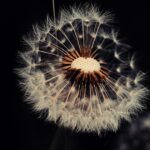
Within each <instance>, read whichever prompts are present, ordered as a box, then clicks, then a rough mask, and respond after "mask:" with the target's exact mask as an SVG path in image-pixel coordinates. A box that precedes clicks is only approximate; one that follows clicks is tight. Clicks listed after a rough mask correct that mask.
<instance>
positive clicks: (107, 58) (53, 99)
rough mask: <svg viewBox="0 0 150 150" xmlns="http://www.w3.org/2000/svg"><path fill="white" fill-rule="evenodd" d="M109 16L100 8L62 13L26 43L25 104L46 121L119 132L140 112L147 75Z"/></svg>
mask: <svg viewBox="0 0 150 150" xmlns="http://www.w3.org/2000/svg"><path fill="white" fill-rule="evenodd" d="M111 21H112V18H111V15H110V13H108V12H103V13H102V12H101V11H99V10H98V9H97V8H96V7H94V6H91V7H86V9H84V10H83V9H82V8H71V10H70V11H68V10H62V11H61V14H60V19H59V20H56V23H55V22H53V21H52V20H51V19H50V18H47V20H46V23H45V25H44V26H43V27H39V26H35V27H34V28H33V36H31V35H30V36H28V37H27V38H25V42H26V43H27V45H28V47H27V50H26V52H23V53H21V58H22V60H23V61H24V62H25V63H24V67H23V68H21V69H18V70H19V71H18V73H19V75H20V76H21V77H22V78H23V81H22V82H23V84H22V87H23V88H24V90H25V93H26V95H27V101H28V102H30V103H32V104H33V108H34V110H36V111H42V110H48V111H47V112H48V114H47V120H50V121H54V122H57V123H58V124H59V125H62V126H65V127H69V128H71V129H73V130H76V131H87V132H91V131H95V132H97V133H100V132H101V131H102V130H113V131H116V130H117V129H118V127H119V124H120V121H121V120H122V119H126V120H130V116H131V115H132V114H135V113H136V111H137V110H139V109H142V103H141V101H142V99H143V98H144V97H146V95H147V88H146V87H145V86H144V85H143V84H142V82H141V81H142V80H143V78H144V75H143V73H142V72H141V71H138V70H137V69H136V67H135V66H134V65H133V62H134V58H132V60H130V61H129V60H128V57H127V55H126V52H127V49H128V46H127V45H126V44H122V43H121V42H120V40H118V34H117V32H116V31H114V29H113V28H112V26H110V25H109V23H110V22H111Z"/></svg>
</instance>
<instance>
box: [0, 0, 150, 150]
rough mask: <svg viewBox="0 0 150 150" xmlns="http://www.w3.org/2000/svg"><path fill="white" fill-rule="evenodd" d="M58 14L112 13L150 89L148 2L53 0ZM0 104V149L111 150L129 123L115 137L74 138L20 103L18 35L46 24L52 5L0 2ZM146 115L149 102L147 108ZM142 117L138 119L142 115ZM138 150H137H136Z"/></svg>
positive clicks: (36, 0) (44, 0) (33, 0)
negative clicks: (0, 142)
mask: <svg viewBox="0 0 150 150" xmlns="http://www.w3.org/2000/svg"><path fill="white" fill-rule="evenodd" d="M55 1H56V12H57V14H58V11H59V9H60V8H62V7H63V6H71V5H72V4H74V3H76V4H80V3H84V2H90V3H93V4H96V5H97V6H101V8H103V9H104V10H110V11H111V12H113V13H114V14H115V25H116V26H117V27H118V28H119V30H120V36H121V37H122V38H123V39H124V41H125V42H127V43H128V44H130V45H131V46H132V47H133V48H132V49H131V51H134V52H136V54H137V65H138V67H139V69H142V71H144V72H146V73H147V79H146V82H145V85H146V86H148V87H150V86H149V85H150V81H149V77H150V74H149V71H150V63H149V62H150V52H149V51H150V47H149V45H150V41H149V40H150V34H149V29H150V27H149V20H150V5H149V4H148V0H147V1H146V0H141V1H140V0H92V1H89V0H84V1H82V2H81V1H80V0H76V1H75V0H55ZM1 7H2V9H1V15H2V17H1V24H2V25H4V27H2V28H1V33H2V34H1V37H2V39H3V41H2V43H1V52H0V54H1V55H0V58H1V60H2V63H1V72H0V74H1V75H3V76H2V78H1V87H2V89H3V90H1V94H2V95H4V96H1V101H2V102H5V103H4V104H2V105H1V108H3V113H2V117H4V121H3V122H2V124H3V123H4V126H5V128H2V130H3V131H4V136H3V139H6V142H5V143H4V146H5V147H4V148H2V149H7V147H9V148H11V149H15V150H50V149H57V148H58V149H61V150H63V149H65V150H71V149H73V150H80V149H82V150H84V149H86V150H88V149H90V150H95V149H101V150H104V149H109V150H113V149H115V146H114V145H115V142H116V138H117V136H118V135H119V134H120V133H121V132H122V131H123V130H124V128H125V127H126V126H128V123H123V125H122V126H121V127H120V129H119V130H118V131H117V133H113V132H105V133H103V135H102V136H98V135H97V134H94V133H91V134H87V133H74V132H72V131H70V130H68V129H64V128H58V127H57V126H56V125H55V124H53V123H48V122H45V121H44V119H41V118H40V119H39V118H38V116H39V114H36V113H34V112H33V111H32V108H31V106H29V105H27V104H25V103H24V102H23V99H24V98H23V92H21V91H20V88H19V86H18V77H17V76H16V74H15V73H14V68H16V67H17V66H18V63H17V52H18V51H20V50H21V49H22V48H23V47H24V45H23V42H22V36H23V35H25V34H27V32H30V31H31V29H32V25H33V24H36V23H40V22H42V21H44V20H45V18H46V15H47V14H49V15H50V16H52V4H51V0H20V1H17V0H13V1H5V3H4V2H3V3H2V2H1ZM146 105H147V110H145V111H144V112H143V114H146V113H147V112H148V111H149V110H148V109H149V108H150V107H149V106H148V102H147V103H146ZM141 115H142V114H141ZM139 149H140V148H139Z"/></svg>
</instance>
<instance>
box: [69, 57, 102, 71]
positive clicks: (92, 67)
mask: <svg viewBox="0 0 150 150" xmlns="http://www.w3.org/2000/svg"><path fill="white" fill-rule="evenodd" d="M71 68H74V69H81V71H83V72H85V73H88V72H94V71H99V70H100V68H101V67H100V63H99V62H98V61H97V60H96V59H94V58H90V57H88V58H85V57H78V58H76V59H74V60H73V61H72V63H71Z"/></svg>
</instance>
